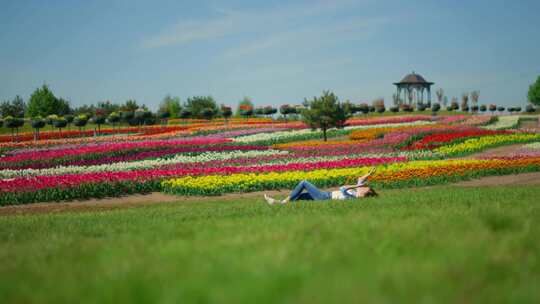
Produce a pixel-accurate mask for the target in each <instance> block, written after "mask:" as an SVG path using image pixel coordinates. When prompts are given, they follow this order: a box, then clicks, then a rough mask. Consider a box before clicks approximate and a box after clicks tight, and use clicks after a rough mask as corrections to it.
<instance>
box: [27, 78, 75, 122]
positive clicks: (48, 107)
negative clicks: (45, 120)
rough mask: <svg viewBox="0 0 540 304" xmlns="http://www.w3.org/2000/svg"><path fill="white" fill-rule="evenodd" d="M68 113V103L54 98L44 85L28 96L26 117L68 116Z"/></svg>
mask: <svg viewBox="0 0 540 304" xmlns="http://www.w3.org/2000/svg"><path fill="white" fill-rule="evenodd" d="M69 111H70V107H69V102H68V101H66V100H64V99H62V98H56V96H54V94H53V92H52V91H51V90H50V89H49V87H48V86H47V85H46V84H44V85H43V86H42V87H41V88H37V89H36V90H35V91H34V93H32V95H31V96H30V99H29V100H28V106H27V108H26V115H27V116H28V117H36V116H42V117H46V116H49V115H51V114H57V115H58V114H60V115H63V114H69Z"/></svg>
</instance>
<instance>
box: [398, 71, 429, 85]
mask: <svg viewBox="0 0 540 304" xmlns="http://www.w3.org/2000/svg"><path fill="white" fill-rule="evenodd" d="M394 84H395V85H398V84H423V85H432V84H434V82H429V81H426V79H424V77H422V76H421V75H418V74H416V73H415V72H412V73H411V74H409V75H407V76H405V77H404V78H403V79H401V81H400V82H396V83H394Z"/></svg>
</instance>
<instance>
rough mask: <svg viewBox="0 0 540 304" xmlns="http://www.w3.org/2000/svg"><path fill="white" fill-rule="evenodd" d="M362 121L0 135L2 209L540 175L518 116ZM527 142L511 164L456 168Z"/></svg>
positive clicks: (535, 139)
mask: <svg viewBox="0 0 540 304" xmlns="http://www.w3.org/2000/svg"><path fill="white" fill-rule="evenodd" d="M515 117H516V118H514V117H511V118H507V117H500V118H495V117H493V116H490V115H484V116H464V115H455V116H448V117H446V116H429V115H402V116H391V117H382V116H381V117H376V118H373V117H371V118H367V117H365V118H364V117H354V118H352V119H350V120H349V121H347V124H346V126H345V128H343V129H332V130H329V132H328V134H327V135H328V137H329V140H328V141H326V142H324V141H322V139H321V137H322V132H321V131H319V130H311V129H309V128H307V126H305V125H304V124H303V123H302V122H298V121H292V122H278V121H272V120H270V119H253V120H244V119H237V120H230V121H214V122H205V121H189V122H186V121H177V122H176V124H172V125H169V126H157V127H149V128H142V129H140V128H134V127H128V128H117V129H110V130H109V129H107V130H105V131H103V130H102V132H101V133H100V134H99V135H95V134H94V133H93V132H89V131H69V132H63V133H62V136H60V135H59V133H58V132H53V131H50V132H43V134H42V136H41V137H40V140H36V141H34V140H33V138H32V137H31V136H29V134H22V135H21V136H20V137H19V138H18V141H11V137H7V136H4V137H0V153H1V157H0V205H9V204H26V203H34V202H46V201H65V200H76V199H78V200H83V199H88V198H101V197H107V196H122V195H126V194H134V193H148V192H154V191H163V192H167V193H173V194H179V195H219V194H224V193H231V192H249V191H260V190H269V189H287V188H291V187H292V186H294V184H295V183H297V182H298V181H300V180H303V179H308V180H310V181H312V182H314V183H315V184H317V185H318V186H321V187H333V186H338V185H342V184H344V183H350V182H352V181H354V180H355V178H356V177H358V176H359V175H362V174H364V173H365V172H367V170H369V169H370V168H372V167H376V168H377V171H376V173H375V175H374V176H373V178H372V181H373V184H374V185H375V186H376V187H383V188H395V187H409V186H418V185H431V184H438V183H447V182H452V181H456V180H462V179H470V178H475V177H480V176H485V175H497V174H509V173H516V172H528V171H540V152H539V151H540V149H539V148H538V147H539V146H538V145H539V143H540V134H537V133H533V132H525V131H521V130H519V129H517V121H518V119H519V117H518V116H515ZM510 144H522V145H523V147H521V148H520V149H519V150H517V152H515V153H513V154H512V155H508V156H507V157H499V158H483V159H476V160H466V159H453V158H454V157H463V156H466V155H468V154H471V153H477V152H480V151H483V150H485V149H488V148H492V147H498V146H502V145H510Z"/></svg>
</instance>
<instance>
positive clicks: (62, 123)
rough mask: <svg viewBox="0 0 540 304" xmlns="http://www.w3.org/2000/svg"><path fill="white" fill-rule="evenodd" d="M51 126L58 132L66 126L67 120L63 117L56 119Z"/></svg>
mask: <svg viewBox="0 0 540 304" xmlns="http://www.w3.org/2000/svg"><path fill="white" fill-rule="evenodd" d="M53 126H54V127H55V128H57V129H59V130H61V129H62V128H65V127H66V126H67V120H66V119H65V118H63V117H58V118H57V119H55V120H54V121H53Z"/></svg>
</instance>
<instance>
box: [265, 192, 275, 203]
mask: <svg viewBox="0 0 540 304" xmlns="http://www.w3.org/2000/svg"><path fill="white" fill-rule="evenodd" d="M264 199H265V200H266V202H267V203H268V205H273V204H275V203H276V202H277V201H276V200H275V199H273V198H271V197H270V196H268V195H266V194H265V195H264Z"/></svg>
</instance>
